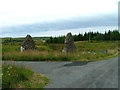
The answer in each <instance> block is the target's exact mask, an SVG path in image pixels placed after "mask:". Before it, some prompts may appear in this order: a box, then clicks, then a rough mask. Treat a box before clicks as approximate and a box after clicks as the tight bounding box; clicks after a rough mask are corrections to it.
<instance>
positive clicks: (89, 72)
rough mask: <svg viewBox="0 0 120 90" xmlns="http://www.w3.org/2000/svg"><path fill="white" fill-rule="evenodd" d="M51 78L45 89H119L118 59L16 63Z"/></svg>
mask: <svg viewBox="0 0 120 90" xmlns="http://www.w3.org/2000/svg"><path fill="white" fill-rule="evenodd" d="M16 64H18V65H21V64H22V65H28V66H30V67H31V69H32V70H33V71H34V72H36V73H41V74H44V75H47V76H48V77H49V78H50V82H49V84H48V85H47V86H46V87H45V88H118V57H115V58H112V59H108V60H103V61H94V62H29V61H28V62H27V61H19V62H16Z"/></svg>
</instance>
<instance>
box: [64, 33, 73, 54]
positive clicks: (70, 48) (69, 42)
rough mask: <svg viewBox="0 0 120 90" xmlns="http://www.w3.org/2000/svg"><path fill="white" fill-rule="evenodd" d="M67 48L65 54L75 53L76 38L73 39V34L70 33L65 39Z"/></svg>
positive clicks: (65, 47)
mask: <svg viewBox="0 0 120 90" xmlns="http://www.w3.org/2000/svg"><path fill="white" fill-rule="evenodd" d="M64 43H65V46H64V49H63V50H62V52H64V53H70V52H74V51H75V45H74V38H73V37H72V34H71V33H68V34H67V36H66V38H65V42H64Z"/></svg>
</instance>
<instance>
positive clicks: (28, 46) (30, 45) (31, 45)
mask: <svg viewBox="0 0 120 90" xmlns="http://www.w3.org/2000/svg"><path fill="white" fill-rule="evenodd" d="M26 50H35V42H34V41H33V39H32V37H31V36H30V35H27V36H26V38H25V40H24V41H23V43H22V45H21V47H20V51H21V52H23V51H26Z"/></svg>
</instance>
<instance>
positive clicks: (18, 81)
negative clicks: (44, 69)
mask: <svg viewBox="0 0 120 90" xmlns="http://www.w3.org/2000/svg"><path fill="white" fill-rule="evenodd" d="M2 71H3V72H2V74H3V75H2V88H3V89H4V88H43V87H44V86H45V85H46V84H47V83H48V81H49V79H48V77H46V76H44V75H42V74H36V73H34V72H33V71H31V70H30V69H29V68H28V67H26V66H18V65H15V64H3V66H2Z"/></svg>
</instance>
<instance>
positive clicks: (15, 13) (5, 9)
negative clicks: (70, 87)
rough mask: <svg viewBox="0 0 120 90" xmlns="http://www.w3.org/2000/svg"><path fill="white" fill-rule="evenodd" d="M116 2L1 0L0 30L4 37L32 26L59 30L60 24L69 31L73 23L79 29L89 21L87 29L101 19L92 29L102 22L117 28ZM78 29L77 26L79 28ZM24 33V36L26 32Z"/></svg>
mask: <svg viewBox="0 0 120 90" xmlns="http://www.w3.org/2000/svg"><path fill="white" fill-rule="evenodd" d="M118 1H119V0H0V28H2V32H3V35H4V34H6V35H7V33H9V34H8V35H10V34H12V31H11V30H12V29H13V28H14V30H16V29H18V28H19V30H18V31H17V30H16V32H18V33H19V32H20V29H21V28H24V27H27V26H28V27H30V26H31V25H35V24H39V25H41V26H42V25H43V26H44V27H45V25H46V24H47V25H48V24H49V25H50V24H52V25H53V24H56V23H57V24H56V26H59V28H60V26H61V25H62V26H61V27H63V26H64V25H68V26H69V28H68V29H70V26H73V27H72V28H74V26H76V25H75V24H74V23H81V26H80V27H82V25H83V26H84V24H86V22H89V24H86V26H87V25H88V26H89V25H91V23H92V25H93V24H95V23H96V21H95V20H99V21H101V20H102V21H101V22H100V23H98V24H95V26H97V25H98V26H101V25H102V22H103V23H104V21H105V25H108V24H109V25H114V26H116V23H117V17H118V16H117V15H118V14H117V13H118ZM71 23H73V24H71ZM25 25H26V26H25ZM78 26H79V25H78ZM78 26H76V27H77V28H78ZM33 27H35V26H33ZM64 27H65V26H64ZM76 27H75V28H76ZM80 27H79V28H80ZM15 28H16V29H15ZM35 28H36V27H35ZM37 28H38V27H37ZM48 28H50V27H48ZM48 28H47V29H48ZM55 28H58V27H54V29H55ZM60 29H61V28H60ZM62 29H66V28H62ZM24 30H25V28H24ZM56 30H57V29H56ZM25 31H26V33H27V29H26V30H25ZM32 31H33V29H32ZM35 31H36V30H35ZM33 32H34V31H33ZM26 33H24V34H26ZM34 33H35V32H34Z"/></svg>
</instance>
